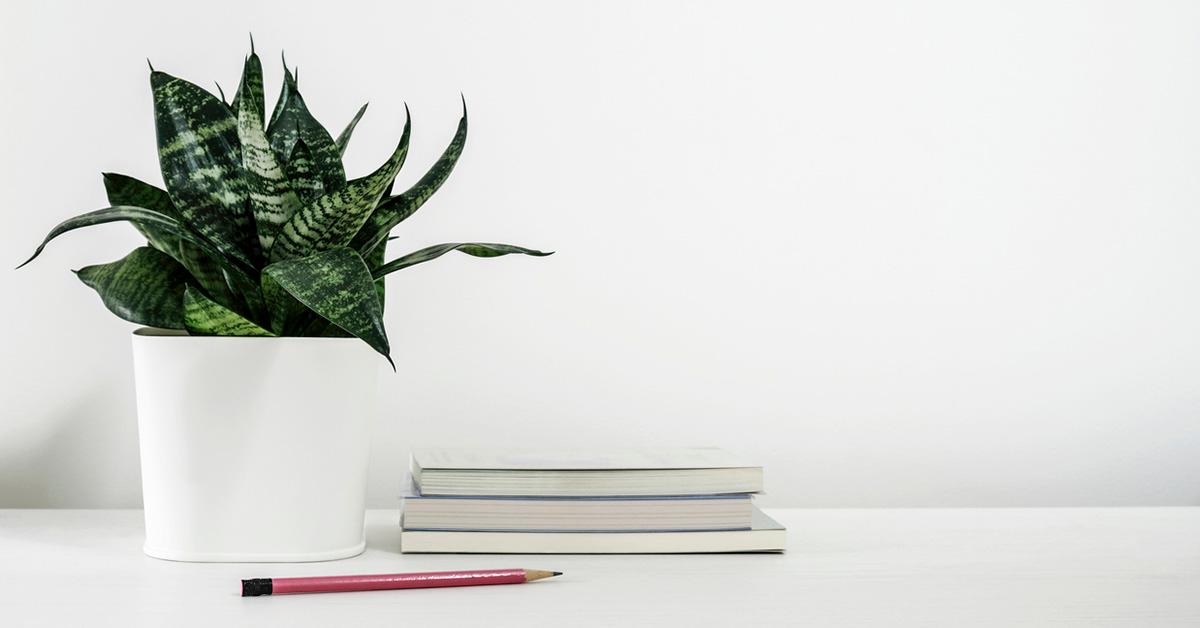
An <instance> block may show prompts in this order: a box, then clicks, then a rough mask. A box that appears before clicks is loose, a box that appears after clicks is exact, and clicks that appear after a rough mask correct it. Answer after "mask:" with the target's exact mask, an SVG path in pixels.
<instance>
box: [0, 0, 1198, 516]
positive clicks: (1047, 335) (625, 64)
mask: <svg viewBox="0 0 1200 628" xmlns="http://www.w3.org/2000/svg"><path fill="white" fill-rule="evenodd" d="M247 31H253V32H254V34H255V37H256V40H257V43H258V49H259V51H260V53H261V54H262V55H263V56H264V58H265V60H266V66H267V71H268V75H267V76H268V89H269V91H270V92H271V94H270V95H269V96H268V98H269V99H270V101H269V102H273V99H274V96H273V92H274V90H275V89H276V88H277V86H278V83H279V80H280V75H281V72H280V70H279V67H278V62H277V61H276V59H277V58H278V57H277V55H278V51H279V49H280V48H281V47H284V48H286V50H287V53H288V61H289V62H290V63H294V64H298V65H299V66H300V70H301V74H300V81H301V87H302V89H303V91H304V94H305V97H306V100H307V101H308V103H309V105H310V106H311V107H312V109H313V110H314V111H315V112H316V114H317V115H318V117H320V118H322V119H323V120H325V121H326V123H327V124H328V125H329V126H331V127H334V128H340V127H341V126H342V125H343V124H344V123H345V121H346V120H347V119H348V118H349V117H350V116H351V115H352V114H353V112H354V110H355V109H356V108H357V107H358V105H359V104H361V102H363V101H365V100H368V99H369V100H370V101H371V109H370V111H369V112H368V114H367V117H366V118H365V120H364V121H363V123H362V124H361V125H360V126H359V130H358V134H357V135H356V137H355V140H354V142H353V143H352V144H351V149H350V151H349V153H348V156H347V159H348V164H349V171H350V172H351V173H352V174H360V173H364V172H367V171H369V170H371V169H373V168H374V167H375V165H376V164H377V163H378V162H381V161H382V160H383V159H384V158H385V157H386V155H387V154H388V152H389V151H390V149H391V147H392V146H393V145H394V142H395V139H396V137H397V136H398V134H399V131H400V128H401V126H402V118H403V113H402V112H403V103H404V102H405V101H407V102H408V103H409V105H410V106H411V107H412V110H413V114H414V144H413V152H412V153H411V154H410V156H409V161H408V163H409V166H408V168H407V169H406V170H407V172H406V174H402V175H401V183H405V182H410V181H412V180H415V178H416V177H417V176H419V174H420V172H421V171H423V168H424V167H425V166H426V165H427V164H429V163H431V162H432V160H433V159H434V158H435V156H436V155H437V154H438V153H439V152H440V151H441V150H442V148H443V146H444V144H445V143H446V142H447V141H448V140H449V138H450V136H451V135H452V133H453V130H454V125H455V123H456V121H457V117H458V94H459V91H460V90H461V91H462V92H465V94H466V96H467V99H468V103H469V106H470V110H471V114H472V117H471V132H470V139H469V141H468V146H467V150H466V153H465V155H464V157H463V159H462V161H461V162H460V164H459V166H458V169H457V170H456V171H455V173H454V175H453V176H452V178H451V179H450V181H449V182H448V183H447V185H446V186H445V187H444V188H443V190H442V191H441V192H440V193H439V194H438V195H437V196H435V197H434V199H433V200H432V201H430V202H429V203H428V204H427V205H426V207H425V208H423V209H422V210H421V212H419V213H418V214H417V215H416V216H415V217H413V218H412V219H411V220H409V221H408V222H406V223H405V224H404V225H403V226H402V228H401V229H399V230H398V231H397V234H398V235H400V236H401V240H399V241H397V242H396V243H394V246H393V248H392V249H391V250H392V251H401V250H406V249H413V248H418V247H420V246H424V245H427V244H432V243H436V242H442V241H455V240H459V239H476V240H485V241H502V242H513V243H517V244H525V245H529V246H534V247H539V248H548V249H555V250H557V251H558V254H557V255H555V256H553V257H550V258H546V259H542V260H537V259H531V258H516V257H510V258H503V259H497V260H476V259H473V258H467V257H465V256H456V257H452V258H451V257H447V258H444V259H443V260H439V261H438V262H436V263H431V264H428V265H425V266H421V267H418V268H415V269H411V270H408V271H405V272H404V273H401V274H398V275H394V276H393V278H392V279H391V280H390V286H389V289H390V295H389V296H390V301H389V303H390V305H389V310H388V317H387V318H388V325H389V331H390V335H391V337H392V340H393V346H394V354H395V356H396V358H397V363H398V366H399V372H398V373H397V374H395V375H393V374H391V372H390V370H389V371H388V372H387V374H385V375H384V376H383V381H384V395H385V403H384V407H383V412H382V416H381V417H380V418H379V421H378V429H377V439H376V441H375V446H374V456H375V457H374V461H373V468H372V485H371V489H370V496H371V500H372V502H373V503H374V504H375V505H383V506H386V505H391V504H393V503H394V500H393V496H394V495H395V494H396V493H397V492H398V490H399V478H400V475H401V473H402V468H403V467H404V466H405V461H406V452H407V450H408V449H409V448H410V447H411V446H415V445H423V446H431V445H439V444H442V445H445V444H462V445H490V444H504V445H522V444H531V445H556V444H566V445H598V444H720V445H723V446H726V447H728V448H731V449H735V450H739V451H741V452H743V453H744V454H746V455H747V456H749V457H751V458H753V459H756V460H759V461H761V462H762V463H763V464H765V465H766V466H767V468H768V488H769V491H770V494H769V495H768V496H767V498H766V499H765V500H764V501H765V503H767V504H768V505H792V504H795V505H827V506H891V505H917V506H932V505H1000V506H1008V505H1133V504H1190V505H1197V504H1200V380H1198V377H1200V280H1198V271H1200V248H1198V246H1197V244H1198V243H1200V212H1198V208H1200V176H1198V175H1200V5H1197V4H1195V3H1191V2H1186V1H1178V2H1167V1H1157V2H1142V1H1132V0H1131V1H1129V2H1063V1H1051V2H1047V1H1042V0H1036V1H1033V0H1030V1H1016V2H1011V1H1010V2H994V3H986V4H985V3H963V2H956V1H953V0H946V1H942V2H931V1H924V2H908V3H893V2H886V1H880V2H869V1H852V2H775V3H764V2H754V3H748V2H732V1H730V2H723V3H711V2H710V3H694V2H653V3H651V2H641V1H624V0H619V1H614V0H609V1H605V2H595V3H583V2H557V1H554V0H545V1H528V2H512V3H498V2H486V1H479V2H469V3H464V2H395V1H392V2H380V3H377V4H366V3H360V2H350V1H339V2H336V3H334V2H308V3H306V2H287V3H283V2H281V3H278V4H275V5H270V4H265V3H255V2H246V1H244V0H243V1H236V2H234V1H228V2H227V1H209V2H205V3H200V4H196V3H165V2H122V3H117V2H85V1H80V2H73V3H53V2H37V3H34V2H29V3H25V4H24V6H17V5H16V3H6V4H4V5H3V7H2V8H0V68H2V70H3V77H2V79H3V80H2V82H0V84H2V85H3V87H2V89H3V92H4V96H3V97H2V98H0V129H2V141H0V178H2V185H0V195H2V196H3V201H4V202H3V209H2V211H3V217H4V221H3V228H0V253H2V256H0V258H2V259H0V261H2V262H3V264H0V265H3V266H5V267H6V268H10V267H11V266H15V265H16V264H17V263H18V262H19V261H21V260H22V259H24V257H25V256H26V255H27V254H28V253H29V252H30V251H31V249H32V248H33V246H34V244H36V242H37V241H38V240H39V239H40V238H41V237H42V235H43V234H44V232H45V231H47V230H48V229H49V227H51V226H52V225H53V224H54V223H56V222H58V221H59V220H61V219H63V218H66V217H68V216H70V215H73V214H75V213H79V212H81V211H84V210H90V209H95V208H99V207H102V206H104V204H105V203H104V196H103V188H102V186H101V181H100V177H99V174H98V173H99V172H100V171H102V170H111V171H116V172H123V173H128V174H131V175H135V176H139V177H143V178H149V179H151V180H154V181H158V180H159V179H158V174H157V161H156V157H155V152H154V130H153V122H152V116H151V101H150V92H149V87H148V79H147V70H146V66H145V60H144V59H145V57H147V56H149V57H151V59H152V60H153V62H154V64H155V66H156V67H158V68H160V69H163V70H165V71H168V72H170V73H172V74H176V75H178V76H182V77H185V78H189V79H191V80H193V81H195V82H198V83H203V84H211V81H212V80H213V79H216V80H219V81H220V82H221V84H222V85H223V86H224V87H225V89H226V91H227V92H230V93H231V92H232V90H233V88H234V87H235V86H236V83H237V78H238V74H239V72H240V68H241V60H242V55H243V54H244V53H245V51H246V49H247V42H246V32H247ZM136 243H137V238H136V237H135V235H134V233H133V231H132V229H131V228H129V227H128V226H126V225H109V226H106V227H98V228H94V229H91V230H88V231H83V232H77V233H75V234H72V235H69V236H66V237H64V238H63V239H61V240H60V241H58V242H56V243H54V244H53V245H52V246H51V248H50V249H49V250H48V252H47V254H46V255H44V256H43V257H42V258H41V259H40V260H38V261H37V262H36V263H35V264H34V265H32V266H31V267H28V268H26V269H22V270H21V271H20V272H12V271H9V270H0V295H2V298H3V301H4V307H3V308H0V317H2V319H0V325H2V328H3V330H4V341H3V346H4V349H3V351H4V357H3V363H2V364H3V373H2V376H0V395H2V401H3V403H2V405H0V408H2V412H3V415H4V416H3V419H2V420H0V506H49V507H71V506H75V507H96V506H136V505H138V504H139V500H140V490H139V476H138V462H137V436H136V420H135V412H134V398H133V382H132V380H131V374H130V349H129V338H128V334H129V331H130V329H131V326H130V325H128V324H126V323H124V322H122V321H120V320H118V319H116V318H115V317H113V316H111V315H110V314H108V313H107V312H106V311H104V309H103V307H102V306H101V304H100V302H99V299H98V298H97V297H96V296H95V294H94V293H92V292H91V291H90V290H88V289H87V288H85V287H83V286H82V285H81V284H79V283H78V282H77V280H76V279H75V278H74V277H73V276H72V274H71V273H70V272H68V269H70V268H78V267H80V266H83V265H86V264H89V263H97V262H103V261H110V260H112V259H116V258H118V257H120V256H122V255H123V254H124V253H125V252H126V251H127V250H128V249H129V248H131V247H132V246H134V245H136ZM380 363H381V368H386V367H385V366H384V365H383V361H382V360H381V361H380Z"/></svg>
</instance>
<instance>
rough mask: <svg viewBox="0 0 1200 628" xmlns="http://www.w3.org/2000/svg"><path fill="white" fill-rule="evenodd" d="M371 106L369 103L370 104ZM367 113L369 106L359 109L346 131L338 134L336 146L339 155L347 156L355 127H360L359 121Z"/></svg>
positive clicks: (335, 141) (343, 130)
mask: <svg viewBox="0 0 1200 628" xmlns="http://www.w3.org/2000/svg"><path fill="white" fill-rule="evenodd" d="M368 104H369V103H368ZM366 112H367V105H363V106H362V107H359V108H358V113H356V114H354V118H352V119H351V120H350V124H347V125H346V128H345V129H342V132H341V133H339V134H338V136H337V139H336V140H334V142H333V143H334V144H335V145H336V146H337V149H338V154H339V155H345V154H346V145H347V144H349V143H350V136H351V135H353V134H354V127H356V126H358V121H359V120H362V117H363V114H364V113H366Z"/></svg>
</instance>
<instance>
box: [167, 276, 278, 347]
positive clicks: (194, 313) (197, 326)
mask: <svg viewBox="0 0 1200 628" xmlns="http://www.w3.org/2000/svg"><path fill="white" fill-rule="evenodd" d="M183 323H184V326H185V327H186V329H187V330H188V333H190V334H194V335H197V336H272V335H274V334H272V333H271V332H269V331H267V330H265V329H263V328H262V327H259V326H258V325H255V324H254V323H253V322H251V321H249V320H246V318H244V317H243V316H241V315H240V314H238V313H237V312H234V311H233V310H231V309H229V308H227V307H224V306H222V305H221V304H220V303H217V302H216V301H213V300H212V299H210V298H208V297H206V296H204V294H203V293H201V292H200V291H199V290H195V289H192V288H191V287H187V288H185V289H184V292H183Z"/></svg>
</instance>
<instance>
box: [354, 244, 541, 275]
mask: <svg viewBox="0 0 1200 628" xmlns="http://www.w3.org/2000/svg"><path fill="white" fill-rule="evenodd" d="M450 251H461V252H463V253H466V254H467V255H473V256H475V257H500V256H501V255H510V254H513V253H519V254H521V255H533V256H535V257H545V256H547V255H553V254H554V251H550V252H544V251H537V250H534V249H527V248H524V247H520V246H513V245H511V244H491V243H487V242H449V243H446V244H435V245H433V246H430V247H426V248H423V249H421V250H419V251H415V252H413V253H409V254H408V255H405V256H404V257H398V258H396V259H394V260H392V261H390V262H388V263H386V264H384V265H383V266H380V267H378V268H375V269H374V270H372V271H371V276H372V277H375V278H376V279H378V278H381V277H383V276H384V275H387V274H388V273H394V272H396V271H398V270H401V269H403V268H408V267H409V266H415V265H417V264H420V263H422V262H428V261H429V260H431V259H436V258H439V257H441V256H443V255H445V254H446V253H449V252H450Z"/></svg>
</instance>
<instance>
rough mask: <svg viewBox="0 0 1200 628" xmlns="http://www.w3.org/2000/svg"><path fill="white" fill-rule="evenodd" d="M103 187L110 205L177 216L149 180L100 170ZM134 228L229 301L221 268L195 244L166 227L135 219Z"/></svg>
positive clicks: (211, 290) (164, 192)
mask: <svg viewBox="0 0 1200 628" xmlns="http://www.w3.org/2000/svg"><path fill="white" fill-rule="evenodd" d="M104 188H105V190H106V191H107V192H108V202H110V203H112V204H113V205H132V206H135V207H143V208H146V209H152V210H154V211H157V212H160V213H162V214H165V215H168V216H171V217H174V218H176V219H178V218H179V214H178V212H176V211H175V206H174V205H172V204H171V197H170V196H168V195H167V192H166V190H162V189H159V188H157V187H155V186H153V185H150V184H149V183H145V182H143V181H139V180H138V179H135V178H133V177H128V176H125V175H123V174H114V173H111V172H106V173H104ZM133 225H134V227H136V228H137V230H138V231H140V232H142V234H143V235H145V236H146V239H147V240H148V241H149V242H150V246H153V247H154V248H156V249H158V250H160V251H162V252H163V253H166V254H167V255H170V256H171V257H173V258H175V259H176V260H178V261H179V263H181V264H183V266H184V268H186V269H187V270H188V272H189V273H191V275H192V277H193V278H194V279H195V280H196V282H197V283H199V284H200V287H202V288H204V289H205V290H206V291H208V293H209V294H212V295H213V296H214V297H216V298H217V299H218V300H221V301H222V302H224V303H232V297H233V295H232V293H230V291H229V287H228V286H226V285H225V276H224V274H222V273H221V268H220V266H218V265H217V264H216V263H215V262H213V261H212V260H211V259H210V258H209V257H208V256H207V255H205V254H204V253H203V252H202V251H201V250H200V249H199V248H197V247H196V245H195V244H192V243H191V242H188V241H187V240H184V239H181V238H180V237H179V236H177V235H175V233H174V232H173V231H171V230H169V229H166V228H163V227H161V226H158V225H156V224H153V223H143V222H140V221H136V222H134V223H133Z"/></svg>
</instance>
